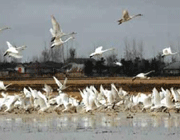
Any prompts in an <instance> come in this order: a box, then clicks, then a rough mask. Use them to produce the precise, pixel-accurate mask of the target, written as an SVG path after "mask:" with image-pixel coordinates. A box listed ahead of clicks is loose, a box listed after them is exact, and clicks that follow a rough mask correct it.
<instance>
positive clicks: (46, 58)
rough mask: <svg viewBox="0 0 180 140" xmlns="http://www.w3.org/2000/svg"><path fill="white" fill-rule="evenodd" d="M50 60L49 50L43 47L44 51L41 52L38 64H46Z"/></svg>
mask: <svg viewBox="0 0 180 140" xmlns="http://www.w3.org/2000/svg"><path fill="white" fill-rule="evenodd" d="M50 59H51V56H50V50H48V49H47V48H46V47H45V48H44V50H43V51H42V52H41V57H40V62H47V61H50Z"/></svg>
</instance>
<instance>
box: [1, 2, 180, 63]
mask: <svg viewBox="0 0 180 140" xmlns="http://www.w3.org/2000/svg"><path fill="white" fill-rule="evenodd" d="M179 7H180V1H179V0H171V1H170V0H137V1H135V0H111V1H110V0H91V1H89V0H76V1H75V0H30V1H28V0H16V1H15V0H6V1H3V0H0V28H1V27H4V26H8V27H11V29H10V30H5V31H3V32H1V33H0V48H1V51H5V49H7V45H6V41H9V42H10V43H12V44H14V45H16V46H22V45H26V46H27V49H26V50H24V51H23V61H29V60H30V59H31V58H32V57H33V56H39V55H40V54H41V52H42V50H43V49H44V47H45V46H46V47H47V48H48V47H50V40H51V34H50V32H49V29H50V28H51V27H52V24H51V15H54V16H55V18H56V20H57V21H58V22H59V24H60V26H61V28H62V30H63V32H65V33H70V32H72V31H74V32H77V35H76V36H75V40H71V41H69V42H68V43H67V44H66V45H65V53H66V51H67V46H68V48H71V47H73V48H76V52H77V57H89V54H90V53H92V52H93V51H94V49H95V48H96V47H98V46H103V48H104V49H107V48H111V47H113V48H115V49H116V51H115V52H114V53H115V54H117V55H118V57H119V58H122V57H123V56H124V50H125V49H124V48H125V45H124V42H125V40H126V39H127V40H128V41H129V42H132V40H133V39H134V40H136V41H137V42H141V41H143V48H144V57H145V58H151V57H153V56H155V55H156V54H157V53H158V52H161V51H162V49H163V48H165V47H169V45H171V46H172V51H178V50H179V49H180V48H179V49H178V44H180V43H179V40H180V18H179V17H180V8H179ZM124 9H127V10H128V11H129V14H130V15H134V14H139V13H141V14H143V16H142V17H137V18H135V19H133V20H131V21H129V22H126V23H123V24H121V25H118V22H117V20H118V19H120V18H121V17H122V11H123V10H124Z"/></svg>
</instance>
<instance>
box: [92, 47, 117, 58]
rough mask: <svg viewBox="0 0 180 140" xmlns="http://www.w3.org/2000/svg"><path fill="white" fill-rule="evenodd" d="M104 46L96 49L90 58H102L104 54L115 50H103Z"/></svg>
mask: <svg viewBox="0 0 180 140" xmlns="http://www.w3.org/2000/svg"><path fill="white" fill-rule="evenodd" d="M102 49H103V46H100V47H98V48H96V49H95V51H94V52H93V53H91V54H90V58H91V57H93V56H100V57H102V54H103V53H105V52H107V51H112V50H114V48H110V49H106V50H102Z"/></svg>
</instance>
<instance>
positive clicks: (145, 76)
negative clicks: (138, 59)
mask: <svg viewBox="0 0 180 140" xmlns="http://www.w3.org/2000/svg"><path fill="white" fill-rule="evenodd" d="M152 72H155V71H154V70H152V71H149V72H147V73H139V74H138V75H136V76H134V77H133V78H132V81H134V80H135V79H136V78H140V79H150V77H147V75H148V74H150V73H152Z"/></svg>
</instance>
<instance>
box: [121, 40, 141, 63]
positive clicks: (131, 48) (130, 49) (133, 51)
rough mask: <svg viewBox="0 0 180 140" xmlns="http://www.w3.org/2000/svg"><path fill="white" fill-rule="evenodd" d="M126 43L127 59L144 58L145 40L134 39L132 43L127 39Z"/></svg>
mask: <svg viewBox="0 0 180 140" xmlns="http://www.w3.org/2000/svg"><path fill="white" fill-rule="evenodd" d="M124 43H125V55H124V58H125V60H135V59H136V58H137V57H138V58H140V59H143V42H142V41H141V42H140V43H138V46H137V43H136V40H135V39H133V41H132V44H130V43H129V42H128V40H127V39H125V41H124Z"/></svg>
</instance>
